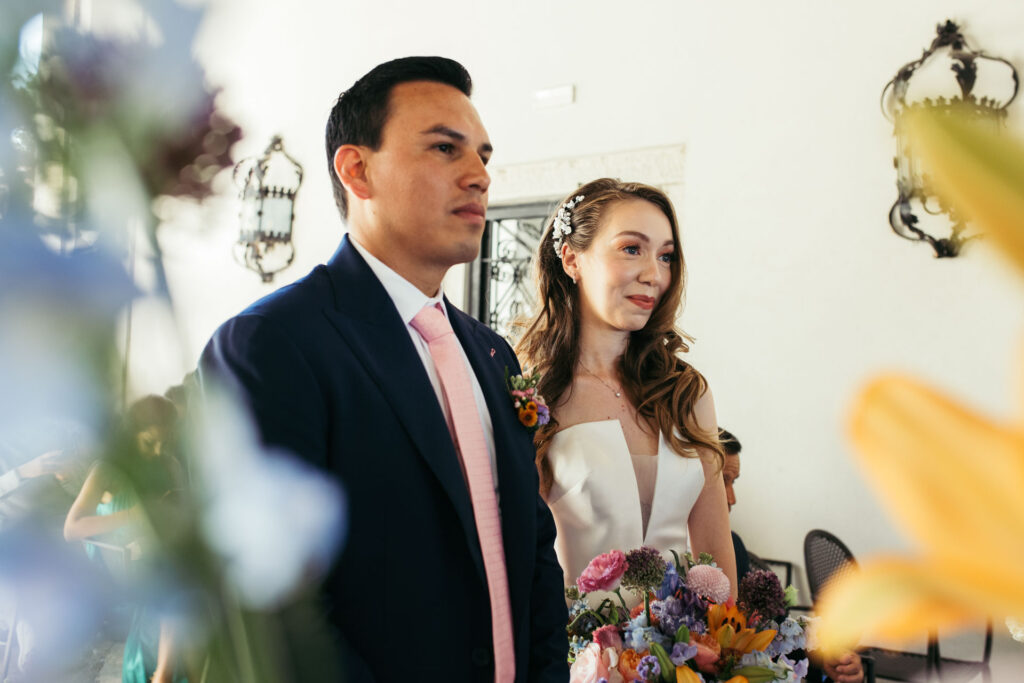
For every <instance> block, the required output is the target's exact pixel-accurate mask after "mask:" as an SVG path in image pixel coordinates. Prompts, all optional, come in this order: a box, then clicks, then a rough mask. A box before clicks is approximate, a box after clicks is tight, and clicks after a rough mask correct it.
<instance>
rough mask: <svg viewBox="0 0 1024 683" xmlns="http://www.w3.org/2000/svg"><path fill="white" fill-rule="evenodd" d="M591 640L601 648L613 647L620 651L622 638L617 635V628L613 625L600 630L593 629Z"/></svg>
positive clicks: (607, 625)
mask: <svg viewBox="0 0 1024 683" xmlns="http://www.w3.org/2000/svg"><path fill="white" fill-rule="evenodd" d="M591 638H593V639H594V642H595V643H597V644H599V645H600V646H601V647H602V648H608V647H613V648H615V649H616V650H619V651H621V650H622V636H621V635H619V628H618V627H617V626H615V625H614V624H605V625H604V626H602V627H601V628H598V629H595V630H594V632H593V633H592V634H591Z"/></svg>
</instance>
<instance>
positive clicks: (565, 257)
mask: <svg viewBox="0 0 1024 683" xmlns="http://www.w3.org/2000/svg"><path fill="white" fill-rule="evenodd" d="M562 270H564V271H565V274H566V275H568V276H569V277H570V278H571V279H572V281H573V282H574V283H575V282H576V281H578V280H579V279H580V263H579V258H578V257H577V254H576V251H575V250H574V249H573V248H572V247H571V246H569V244H568V243H563V244H562Z"/></svg>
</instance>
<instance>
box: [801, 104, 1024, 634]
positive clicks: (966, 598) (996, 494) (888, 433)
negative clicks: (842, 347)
mask: <svg viewBox="0 0 1024 683" xmlns="http://www.w3.org/2000/svg"><path fill="white" fill-rule="evenodd" d="M908 128H909V131H910V134H911V135H912V139H913V142H914V145H915V150H916V151H917V152H918V153H919V154H920V155H921V158H922V160H923V162H924V164H925V165H926V167H927V168H928V171H929V173H930V177H931V179H932V182H933V183H934V186H935V187H936V188H937V190H938V191H939V193H940V194H941V195H942V196H943V197H945V198H946V199H947V200H948V201H949V202H950V203H951V204H952V205H953V206H955V207H956V208H957V210H958V211H960V212H962V213H963V215H965V216H967V217H968V218H969V219H971V220H972V221H973V222H974V224H975V225H976V226H977V227H978V228H980V229H982V230H983V231H984V233H985V234H987V235H988V236H989V237H991V240H992V242H993V243H994V244H995V245H997V246H998V247H1000V248H1001V249H1002V250H1003V251H1004V252H1005V253H1006V254H1008V255H1009V257H1010V259H1011V261H1012V262H1013V263H1015V264H1016V265H1017V267H1018V268H1020V269H1021V270H1022V271H1024V142H1022V141H1021V140H1020V139H1015V138H1012V137H1010V136H1008V135H1006V134H1002V135H1000V134H998V133H997V132H995V131H994V130H992V128H991V126H989V127H986V126H982V125H978V124H975V123H971V122H969V121H967V120H964V119H962V118H959V117H956V116H936V115H934V114H925V113H921V114H915V115H914V116H913V117H912V118H911V119H910V120H909V126H908ZM849 429H850V434H851V437H852V440H853V443H854V446H855V447H856V450H857V453H858V455H859V461H860V464H861V465H862V467H863V469H864V471H865V472H866V474H867V476H868V479H869V481H870V482H872V483H873V484H874V485H875V487H876V489H877V490H878V492H879V498H880V500H881V501H882V502H883V504H884V505H885V506H886V507H887V508H888V510H889V512H890V514H891V515H892V516H893V517H894V518H895V519H896V520H897V521H898V522H899V523H900V524H901V525H902V526H903V527H904V528H905V529H906V530H907V531H909V532H910V534H911V535H912V536H913V538H914V539H915V540H916V541H917V543H918V546H919V551H918V554H917V555H916V556H909V557H908V556H888V557H876V558H869V559H868V560H867V561H865V562H863V563H862V564H861V567H860V571H858V572H855V573H854V574H852V575H850V576H847V577H844V578H843V579H842V580H837V581H835V582H833V583H832V584H830V585H829V586H828V587H827V589H826V591H825V593H824V595H823V596H822V598H821V601H820V603H819V612H820V614H821V620H820V622H819V626H820V629H819V632H818V633H819V637H820V640H821V644H822V649H824V650H827V651H829V652H836V651H839V650H841V649H843V648H846V647H848V646H850V645H852V644H854V643H855V642H856V640H857V638H858V636H859V635H860V633H861V632H863V631H871V632H872V633H874V634H877V635H881V636H883V637H887V638H891V639H894V640H897V641H900V640H902V641H906V640H908V639H912V638H917V637H920V634H921V633H922V632H924V630H925V629H926V628H930V627H947V628H949V627H953V628H955V627H964V626H967V625H970V624H975V623H978V621H979V620H981V619H984V618H985V617H987V616H993V617H1004V616H1007V615H1014V614H1016V615H1022V614H1024V545H1022V544H1021V542H1020V539H1021V538H1024V496H1022V495H1021V484H1022V483H1024V420H1020V421H1018V422H1016V423H1013V424H1004V423H999V422H996V421H994V420H991V419H989V418H986V417H984V416H982V415H979V414H977V413H975V412H974V411H972V410H970V409H969V408H967V407H965V406H963V405H961V404H959V403H958V402H956V401H954V400H953V399H950V398H947V397H946V396H943V395H942V394H940V393H939V392H936V391H934V390H932V389H930V388H928V387H926V386H924V385H922V384H920V383H919V382H917V381H915V380H913V379H911V378H908V377H904V376H900V375H884V376H882V377H879V378H877V379H876V380H874V381H873V382H871V383H870V384H869V385H868V387H867V388H866V389H865V390H864V391H863V392H862V393H861V394H860V396H859V397H858V398H857V399H856V400H855V402H854V406H853V410H852V415H851V418H850V423H849Z"/></svg>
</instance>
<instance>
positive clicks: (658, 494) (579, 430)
mask: <svg viewBox="0 0 1024 683" xmlns="http://www.w3.org/2000/svg"><path fill="white" fill-rule="evenodd" d="M547 459H548V461H549V462H550V463H551V470H552V475H553V483H552V485H551V489H550V491H548V495H547V503H548V506H549V507H550V508H551V513H552V514H553V515H554V518H555V527H556V528H557V530H558V537H557V538H556V539H555V551H556V553H557V554H558V561H559V563H560V564H561V565H562V569H563V571H564V572H565V585H566V586H570V585H573V584H574V583H575V581H576V578H577V577H578V576H579V575H580V572H582V571H583V570H584V569H585V568H586V566H587V564H589V563H590V560H592V559H593V558H594V557H596V556H597V555H600V554H601V553H606V552H608V551H609V550H621V551H623V552H628V551H630V550H633V549H635V548H639V547H640V546H642V545H646V546H650V547H652V548H656V549H657V550H659V551H660V552H661V553H662V555H663V556H664V557H665V559H666V560H668V559H672V554H671V552H669V551H670V550H675V551H676V552H677V553H679V555H680V557H681V556H682V555H683V553H685V552H686V551H687V550H688V534H687V520H688V519H689V517H690V509H691V508H692V507H693V505H694V503H696V502H697V497H698V496H699V495H700V492H701V489H702V488H703V487H704V468H703V466H702V465H701V461H700V459H699V458H696V457H694V458H686V457H682V456H680V455H679V454H677V453H676V452H675V451H673V450H672V449H671V448H670V447H669V445H668V444H667V443H666V442H665V439H664V438H660V439H659V440H658V454H657V456H650V455H646V456H632V457H631V456H630V453H629V448H628V446H627V445H626V437H625V436H624V435H623V433H622V425H621V424H620V423H619V421H618V420H602V421H600V422H583V423H580V424H576V425H573V426H571V427H567V428H566V429H563V430H562V431H560V432H558V433H557V434H555V436H554V437H553V438H552V440H551V445H550V447H549V448H548V452H547ZM634 459H636V460H640V459H650V460H653V461H656V469H657V472H656V476H655V479H654V485H653V489H654V490H653V498H651V499H650V518H649V520H648V522H647V525H646V530H645V529H644V520H643V518H644V514H643V510H642V508H641V491H642V488H643V487H642V486H640V485H638V480H637V472H635V471H634V465H633V460H634ZM639 473H640V474H641V484H642V483H643V478H644V477H643V469H642V468H641V469H640V470H639ZM648 495H649V494H648Z"/></svg>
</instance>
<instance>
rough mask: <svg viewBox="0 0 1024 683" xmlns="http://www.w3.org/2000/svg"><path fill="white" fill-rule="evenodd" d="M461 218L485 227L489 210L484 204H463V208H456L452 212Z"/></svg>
mask: <svg viewBox="0 0 1024 683" xmlns="http://www.w3.org/2000/svg"><path fill="white" fill-rule="evenodd" d="M452 213H454V214H455V215H456V216H458V217H459V218H465V219H466V220H469V221H473V222H474V223H480V225H483V223H484V216H486V215H487V209H486V208H485V207H484V205H483V204H478V203H476V202H470V203H469V204H463V205H462V206H459V207H456V209H455V210H454V211H452Z"/></svg>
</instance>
